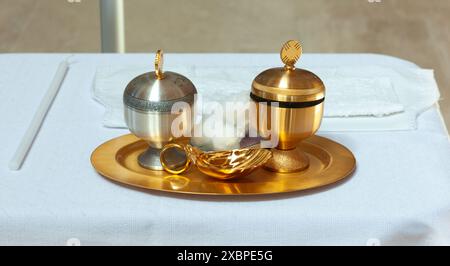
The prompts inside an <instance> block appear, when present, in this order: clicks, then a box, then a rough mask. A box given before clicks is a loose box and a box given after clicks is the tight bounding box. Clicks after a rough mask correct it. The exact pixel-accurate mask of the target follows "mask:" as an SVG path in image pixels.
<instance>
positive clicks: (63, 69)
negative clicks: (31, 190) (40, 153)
mask: <svg viewBox="0 0 450 266" xmlns="http://www.w3.org/2000/svg"><path fill="white" fill-rule="evenodd" d="M68 69H69V63H68V62H67V60H64V61H62V62H61V63H60V64H59V66H58V69H57V71H56V73H55V76H54V78H53V81H52V83H51V84H50V87H49V88H48V90H47V92H46V93H45V95H44V98H43V99H42V101H41V103H40V104H39V107H38V109H37V110H36V112H35V114H34V117H33V119H32V120H31V123H30V125H29V126H28V129H27V131H26V132H25V134H24V135H23V137H22V141H21V142H20V144H19V147H17V150H16V152H15V154H14V156H13V157H12V159H11V161H10V162H9V169H10V170H19V169H20V167H21V166H22V163H23V161H24V159H25V157H26V156H27V153H28V151H29V150H30V147H31V145H32V144H33V141H34V139H35V138H36V135H37V133H38V131H39V129H40V128H41V125H42V122H43V121H44V119H45V115H46V114H47V111H48V110H49V109H50V106H51V105H52V102H53V99H55V96H56V94H57V93H58V91H59V88H60V87H61V83H62V81H63V80H64V77H65V76H66V73H67V70H68Z"/></svg>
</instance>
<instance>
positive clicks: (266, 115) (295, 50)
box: [250, 40, 325, 173]
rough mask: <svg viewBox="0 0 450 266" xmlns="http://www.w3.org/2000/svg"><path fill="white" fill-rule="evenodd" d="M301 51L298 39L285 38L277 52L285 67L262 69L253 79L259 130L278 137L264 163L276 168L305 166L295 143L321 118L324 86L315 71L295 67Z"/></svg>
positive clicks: (306, 161) (305, 160)
mask: <svg viewBox="0 0 450 266" xmlns="http://www.w3.org/2000/svg"><path fill="white" fill-rule="evenodd" d="M301 54H302V46H301V44H300V42H298V41H295V40H291V41H288V42H286V43H285V44H284V45H283V47H282V49H281V52H280V56H281V60H282V61H283V63H284V64H285V65H284V67H277V68H271V69H268V70H265V71H263V72H262V73H260V74H259V75H258V76H256V78H255V79H254V80H253V83H252V90H251V93H250V97H251V99H252V100H253V101H254V102H256V113H257V115H256V117H257V123H256V126H257V129H258V132H259V133H260V134H261V135H262V136H267V135H270V134H276V137H277V140H278V144H277V146H276V148H273V149H272V158H271V159H270V160H269V161H268V162H267V163H266V164H265V165H264V167H265V168H266V169H268V170H271V171H275V172H282V173H290V172H296V171H301V170H304V169H306V168H308V166H309V159H308V156H307V155H306V154H305V153H304V152H303V151H301V150H300V149H299V148H297V146H298V144H299V143H300V142H301V141H302V140H304V139H306V138H308V137H310V136H312V135H314V133H315V132H316V131H317V130H318V129H319V126H320V122H321V120H322V115H323V102H324V97H325V86H324V84H323V82H322V80H321V79H320V78H319V77H318V76H316V75H315V74H314V73H312V72H310V71H307V70H304V69H299V68H296V67H295V63H296V62H297V60H298V59H299V58H300V56H301ZM261 104H262V105H263V107H264V109H266V110H265V112H262V110H261V109H262V106H261ZM260 116H262V118H263V119H261V118H260ZM258 118H259V119H258Z"/></svg>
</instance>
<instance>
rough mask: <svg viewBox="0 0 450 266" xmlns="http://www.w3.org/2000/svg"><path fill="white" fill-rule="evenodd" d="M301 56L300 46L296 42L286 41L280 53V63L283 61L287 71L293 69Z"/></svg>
mask: <svg viewBox="0 0 450 266" xmlns="http://www.w3.org/2000/svg"><path fill="white" fill-rule="evenodd" d="M301 55H302V45H301V43H300V42H299V41H296V40H290V41H287V42H286V43H285V44H284V45H283V47H282V48H281V51H280V57H281V61H283V63H284V64H285V67H286V68H287V69H294V68H295V66H294V65H295V63H297V61H298V59H299V58H300V56H301Z"/></svg>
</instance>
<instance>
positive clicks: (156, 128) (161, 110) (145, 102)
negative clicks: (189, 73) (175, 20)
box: [123, 50, 197, 170]
mask: <svg viewBox="0 0 450 266" xmlns="http://www.w3.org/2000/svg"><path fill="white" fill-rule="evenodd" d="M162 65H163V53H162V50H158V52H157V53H156V58H155V71H152V72H148V73H144V74H142V75H139V76H137V77H135V78H134V79H133V80H131V81H130V82H129V83H128V85H127V87H126V88H125V92H124V94H123V103H124V111H125V122H126V124H127V126H128V128H129V129H130V131H131V132H132V133H133V134H134V135H135V136H137V137H138V138H140V139H143V140H145V141H146V142H147V143H148V144H149V148H148V149H147V150H146V151H145V152H143V153H142V154H140V155H139V157H138V161H139V164H140V165H141V166H142V167H145V168H148V169H152V170H163V168H162V165H161V162H160V151H161V149H162V148H163V147H164V145H166V144H167V143H169V142H171V141H173V140H175V139H176V138H177V137H176V136H174V134H173V132H172V130H171V127H172V122H173V121H174V120H175V119H177V122H180V123H182V124H183V127H184V126H186V127H187V128H192V127H191V125H192V123H193V116H194V112H193V105H194V95H195V94H196V93H197V90H196V89H195V86H194V84H192V82H191V81H190V80H189V79H188V78H186V77H185V76H183V75H180V74H178V73H175V72H170V71H167V72H163V71H162ZM179 102H184V103H186V104H188V106H189V107H190V109H189V110H188V111H186V109H183V110H184V111H183V110H181V111H178V112H172V106H173V105H174V104H175V103H179ZM178 137H179V136H178ZM173 150H174V151H172V154H167V155H166V157H171V161H173V162H174V164H176V165H178V164H182V163H184V162H185V160H186V158H185V157H183V155H181V154H179V153H177V151H176V150H175V149H173Z"/></svg>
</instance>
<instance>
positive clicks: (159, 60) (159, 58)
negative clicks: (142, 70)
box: [155, 50, 164, 79]
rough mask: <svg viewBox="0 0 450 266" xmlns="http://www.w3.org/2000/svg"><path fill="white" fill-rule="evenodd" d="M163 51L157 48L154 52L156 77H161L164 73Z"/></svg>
mask: <svg viewBox="0 0 450 266" xmlns="http://www.w3.org/2000/svg"><path fill="white" fill-rule="evenodd" d="M163 62H164V60H163V51H162V50H158V51H157V52H156V56H155V74H156V78H157V79H163V78H164V73H163Z"/></svg>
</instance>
